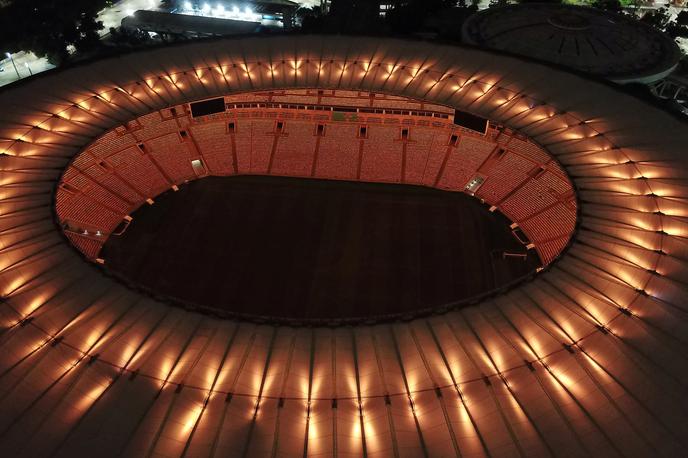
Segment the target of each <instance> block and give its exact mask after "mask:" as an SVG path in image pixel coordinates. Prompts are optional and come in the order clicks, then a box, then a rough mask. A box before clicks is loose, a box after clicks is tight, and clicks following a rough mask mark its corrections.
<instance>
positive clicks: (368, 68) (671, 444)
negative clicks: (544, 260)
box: [0, 36, 688, 456]
mask: <svg viewBox="0 0 688 458" xmlns="http://www.w3.org/2000/svg"><path fill="white" fill-rule="evenodd" d="M272 87H274V88H288V87H323V88H341V89H361V90H370V91H378V92H384V93H390V94H398V95H402V96H408V97H412V98H416V99H424V100H428V101H432V102H436V103H441V104H446V105H449V106H454V107H457V108H462V109H465V110H466V111H470V112H472V113H476V114H478V115H481V116H483V117H486V118H488V119H491V120H495V121H496V122H499V123H501V124H504V125H506V126H508V127H511V128H513V129H516V130H518V131H520V132H524V133H525V134H527V135H528V136H529V137H530V138H533V139H534V140H535V141H537V142H538V143H539V144H540V145H542V146H543V147H545V148H546V149H547V150H548V152H549V153H550V154H552V155H553V156H554V157H556V158H557V159H558V160H559V161H560V163H561V164H563V166H564V167H565V169H566V170H567V172H568V173H569V176H570V177H571V178H572V181H573V182H574V185H575V186H576V187H577V189H578V191H579V196H580V202H581V209H580V210H581V213H580V231H579V232H578V233H577V234H576V235H575V236H574V240H573V244H572V246H571V247H570V249H569V250H568V251H567V253H566V254H565V255H564V256H563V257H562V258H561V259H560V260H559V261H558V262H557V263H556V264H554V265H553V266H552V268H550V269H549V270H547V271H546V272H543V273H542V274H540V275H539V276H538V277H537V278H536V279H535V280H534V281H532V282H529V283H526V284H523V285H521V286H519V287H517V288H515V289H514V290H512V291H510V292H509V293H507V294H505V295H502V296H498V297H495V298H493V299H490V300H487V301H484V302H483V303H481V304H479V305H476V306H475V307H471V308H468V309H464V310H462V311H456V312H450V313H446V314H443V315H441V316H435V317H430V318H418V319H416V320H413V321H410V322H399V323H394V324H384V325H375V326H364V325H361V326H357V327H353V328H331V329H330V328H306V327H296V328H292V327H280V326H271V325H257V324H255V323H241V322H232V321H227V320H215V319H213V318H212V317H206V316H202V315H198V314H196V313H192V312H185V311H183V310H179V309H176V308H170V307H167V306H165V305H164V304H160V303H157V302H155V301H154V300H152V299H148V298H142V297H141V296H139V295H137V294H136V293H133V292H131V291H129V290H126V289H125V288H123V287H122V286H121V285H119V284H117V283H115V282H112V281H111V280H109V279H107V278H104V277H102V276H101V275H100V273H99V272H98V271H97V269H95V268H93V266H91V265H89V264H88V263H86V262H84V261H83V260H82V259H81V258H80V257H79V256H78V255H77V254H76V253H75V252H74V251H73V250H71V249H70V248H69V247H68V245H67V244H66V243H65V242H64V240H63V238H62V236H61V234H60V231H59V229H58V228H57V227H56V226H55V225H54V222H53V218H52V208H53V203H52V200H51V198H52V197H51V196H52V195H53V191H54V186H55V184H56V182H57V180H58V179H59V177H60V174H61V172H62V170H63V168H64V167H65V166H66V165H67V164H68V162H69V161H70V159H71V158H72V157H73V156H74V155H75V154H76V153H77V152H78V151H80V150H81V148H83V147H84V146H85V145H86V144H88V143H89V142H90V141H91V139H93V138H95V137H96V136H97V135H99V134H101V133H103V132H105V131H106V130H108V129H110V128H113V127H115V126H116V125H119V124H122V123H124V122H126V121H128V120H130V119H132V118H134V117H136V116H138V115H140V114H143V113H147V112H150V111H152V110H155V109H159V108H163V107H165V106H170V105H173V104H177V103H183V102H185V101H188V100H197V99H201V98H205V97H211V96H214V95H219V94H225V93H232V92H242V91H243V92H246V91H250V90H258V89H265V88H272ZM0 104H1V105H2V106H3V107H6V111H5V112H4V113H3V122H2V127H1V129H2V130H1V131H0V132H1V134H0V137H1V138H2V139H1V140H0V142H1V143H0V151H4V154H3V156H2V157H1V158H0V159H1V163H2V170H3V179H2V202H1V203H0V205H1V208H2V216H1V221H2V227H1V228H0V240H1V241H2V246H1V249H2V250H3V257H2V261H1V262H2V265H1V266H0V272H1V275H0V288H1V289H2V293H3V295H2V297H3V305H2V320H3V332H2V335H0V342H1V343H2V345H3V346H4V349H5V351H4V352H3V356H2V359H1V361H2V362H1V363H0V369H2V372H0V388H1V389H2V391H1V392H0V411H1V412H2V418H1V420H2V424H0V428H1V429H0V438H1V439H2V441H0V442H2V444H3V445H2V449H3V450H5V451H15V452H17V451H19V452H33V453H56V454H64V455H69V454H70V453H71V454H74V453H77V452H81V453H84V451H86V450H91V451H92V450H95V449H99V448H100V447H99V445H102V443H103V442H104V441H105V440H107V441H108V443H110V444H111V445H112V450H113V451H112V452H111V453H112V454H116V453H147V454H152V453H154V452H156V453H161V454H166V455H180V454H183V455H185V454H187V453H194V454H203V455H208V454H223V453H224V454H227V453H238V452H237V448H236V447H237V445H236V444H237V443H238V444H240V445H239V446H240V447H241V453H242V454H243V455H245V456H246V455H253V454H258V453H261V452H264V451H267V452H270V451H272V452H273V453H278V452H279V453H285V454H291V455H293V454H306V453H324V454H333V453H353V454H375V453H378V454H380V455H388V454H389V455H391V454H400V453H412V454H425V455H429V456H430V455H431V456H441V455H464V454H471V453H475V454H485V455H507V454H521V455H545V454H553V453H555V452H556V451H558V450H560V449H563V448H564V447H566V449H567V450H572V451H571V453H573V454H576V453H579V454H598V455H604V454H621V455H625V454H629V455H633V454H635V455H638V454H641V455H642V454H650V453H653V452H655V451H658V452H659V453H661V454H672V453H676V452H678V450H681V449H682V447H683V446H685V437H686V434H685V433H686V431H685V424H686V422H685V419H686V414H685V395H684V392H685V387H686V383H685V382H684V379H685V375H686V373H687V365H686V360H685V357H684V356H683V355H682V353H681V351H682V350H683V349H685V348H686V346H687V343H686V341H685V339H684V337H682V336H683V335H684V334H685V330H686V315H685V314H686V307H685V305H684V304H685V303H686V302H688V301H686V299H687V297H688V294H686V288H685V282H686V279H687V278H688V275H687V273H686V272H687V271H686V268H687V266H686V260H688V252H687V251H686V242H685V234H686V232H687V231H688V229H687V228H686V225H685V216H686V214H687V213H688V211H687V207H686V205H685V198H686V197H688V196H686V194H688V191H686V189H687V188H686V186H685V183H686V180H687V179H688V174H687V173H686V167H685V165H683V164H682V163H681V158H682V154H683V151H684V148H685V145H688V130H687V129H686V128H685V127H686V126H685V123H683V122H681V121H679V120H677V119H675V118H673V117H672V116H670V115H668V114H666V113H664V112H662V111H660V110H657V109H655V108H653V107H651V106H649V105H647V104H646V103H645V102H642V101H639V100H636V99H634V98H631V97H629V96H627V95H624V94H623V93H620V92H617V90H616V89H614V88H612V87H610V86H606V85H604V84H601V83H596V82H592V81H587V80H584V79H582V78H580V77H578V76H574V75H571V74H566V73H563V72H560V71H557V70H552V69H551V68H549V67H545V66H541V65H535V64H532V63H529V62H526V61H523V60H520V59H515V58H508V57H502V56H498V55H496V54H493V53H486V52H481V51H476V50H469V49H462V48H454V47H445V46H435V45H432V44H428V43H420V42H405V41H395V40H379V39H366V38H350V37H312V36H304V37H276V38H248V39H241V40H224V41H214V42H204V43H197V44H189V45H184V46H177V47H171V48H160V49H154V50H151V51H145V52H140V53H136V54H131V55H126V56H121V57H118V58H112V59H106V60H101V61H95V62H91V63H87V64H83V65H80V66H77V67H74V68H71V69H67V70H64V71H60V72H52V73H48V74H46V75H44V76H42V77H38V78H34V79H33V80H29V81H27V82H26V83H25V84H21V85H17V86H12V87H9V88H8V89H6V90H4V91H3V92H1V93H0ZM641 112H642V113H643V114H644V116H642V117H639V116H637V115H636V114H637V113H641ZM125 375H126V376H125ZM10 399H12V400H13V402H8V401H9V400H10ZM119 409H122V410H123V411H124V412H125V414H121V415H115V416H113V417H112V419H111V421H109V422H108V425H107V427H104V428H103V429H102V430H98V431H96V430H94V429H93V428H92V427H89V424H92V423H95V424H98V423H99V419H103V418H106V417H107V418H110V415H112V414H113V412H114V411H115V410H117V411H119ZM132 418H133V420H132ZM280 419H281V420H280ZM37 438H38V439H40V440H33V439H37ZM574 450H575V451H574Z"/></svg>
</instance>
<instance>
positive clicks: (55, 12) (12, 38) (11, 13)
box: [0, 0, 110, 65]
mask: <svg viewBox="0 0 688 458" xmlns="http://www.w3.org/2000/svg"><path fill="white" fill-rule="evenodd" d="M109 3H110V2H109V1H108V0H14V1H12V2H11V3H10V4H9V5H7V6H5V7H4V8H2V9H1V10H0V44H1V45H2V47H3V49H6V50H8V51H13V52H15V51H32V52H33V53H34V54H36V55H37V56H39V57H47V58H48V60H49V61H50V62H52V63H53V64H56V65H59V64H61V63H62V62H64V61H65V60H67V59H68V58H69V56H70V50H71V49H73V50H75V51H76V52H80V53H83V52H88V51H92V50H93V49H95V48H97V47H98V46H100V39H99V38H100V37H99V35H98V31H100V30H102V29H103V23H102V22H100V21H98V20H97V17H98V12H99V11H100V10H101V9H103V8H104V7H105V6H107V5H108V4H109Z"/></svg>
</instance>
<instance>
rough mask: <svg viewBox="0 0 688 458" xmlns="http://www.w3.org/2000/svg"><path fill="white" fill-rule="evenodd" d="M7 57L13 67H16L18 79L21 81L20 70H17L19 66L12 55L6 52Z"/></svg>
mask: <svg viewBox="0 0 688 458" xmlns="http://www.w3.org/2000/svg"><path fill="white" fill-rule="evenodd" d="M5 55H6V56H7V58H8V59H9V60H10V61H11V62H12V66H13V67H14V71H15V72H17V79H21V76H19V70H17V64H15V63H14V59H12V54H10V53H8V52H6V53H5Z"/></svg>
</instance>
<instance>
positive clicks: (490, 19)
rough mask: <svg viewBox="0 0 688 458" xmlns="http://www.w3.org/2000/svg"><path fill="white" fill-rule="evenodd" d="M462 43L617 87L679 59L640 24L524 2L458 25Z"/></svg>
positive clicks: (659, 74)
mask: <svg viewBox="0 0 688 458" xmlns="http://www.w3.org/2000/svg"><path fill="white" fill-rule="evenodd" d="M463 36H464V39H465V40H466V41H467V42H468V43H472V44H475V45H478V46H482V47H487V48H491V49H497V50H501V51H507V52H509V53H513V54H517V55H523V56H528V57H533V58H536V59H540V60H543V61H545V62H552V63H556V64H560V65H563V66H566V67H570V68H573V69H576V70H580V71H583V72H586V73H590V74H593V75H597V76H601V77H604V78H607V79H610V80H612V81H614V82H617V83H630V82H641V83H652V82H654V81H657V80H659V79H662V78H664V77H665V76H667V75H668V74H669V73H671V72H672V71H673V70H674V68H676V65H678V61H679V59H680V57H681V53H680V50H679V48H678V46H677V45H676V43H674V42H673V41H672V40H671V39H670V38H669V37H667V36H665V35H663V34H662V33H660V32H658V31H657V30H655V29H653V28H652V27H649V26H647V25H645V24H643V23H641V22H638V21H634V20H631V19H628V18H625V17H623V16H621V15H618V14H613V13H609V12H605V11H602V10H599V9H596V8H590V7H580V6H572V5H560V4H553V3H529V4H522V5H507V6H503V7H498V8H489V9H486V10H483V11H481V12H479V13H477V14H474V15H473V16H471V17H470V18H469V19H468V20H467V21H466V22H465V23H464V25H463Z"/></svg>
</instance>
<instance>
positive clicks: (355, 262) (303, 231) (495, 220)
mask: <svg viewBox="0 0 688 458" xmlns="http://www.w3.org/2000/svg"><path fill="white" fill-rule="evenodd" d="M132 216H133V217H134V220H133V222H132V224H131V225H130V226H129V228H128V230H127V231H126V232H125V233H124V235H122V236H119V237H116V236H113V237H111V238H110V239H109V240H108V242H107V243H106V245H105V247H104V248H103V251H102V253H101V257H103V258H104V259H105V261H106V266H107V267H108V268H109V269H111V270H114V271H116V272H118V273H119V274H121V275H123V276H125V277H127V278H128V279H129V280H131V281H133V282H135V283H139V284H141V285H143V286H146V287H148V288H150V289H153V290H155V291H156V292H158V293H160V294H163V295H167V296H172V297H176V298H179V299H182V300H185V301H190V302H194V303H197V304H200V305H205V306H211V307H215V308H219V309H225V310H231V311H235V312H242V313H254V314H259V315H272V316H279V317H295V318H338V317H359V316H369V315H379V314H385V313H396V312H407V311H411V310H416V309H419V308H424V307H429V306H437V305H441V304H445V303H447V302H453V301H457V300H461V299H465V298H468V297H471V296H473V295H476V294H478V293H481V292H485V291H488V290H491V289H493V288H495V287H497V286H499V285H501V284H504V283H506V282H508V281H510V280H512V279H515V278H518V277H520V276H522V275H525V274H526V273H528V272H531V271H533V270H534V269H535V268H536V267H537V266H539V260H538V259H537V255H536V254H535V253H534V250H531V251H530V252H529V256H528V259H527V260H526V261H524V260H522V259H521V258H507V259H503V258H502V252H503V251H505V250H506V251H510V252H525V249H524V248H523V246H522V245H520V243H518V242H517V241H516V239H515V238H514V237H513V236H512V235H511V232H510V230H509V224H510V222H509V221H508V220H507V219H506V218H504V217H503V216H502V215H500V214H498V213H490V212H489V211H488V210H487V207H486V206H485V205H483V204H481V203H480V202H479V201H478V200H477V199H475V198H473V197H470V196H468V195H465V194H462V193H449V192H444V191H438V190H434V189H427V188H423V187H416V186H402V185H385V184H368V183H351V182H341V181H320V180H302V179H294V178H275V177H258V176H240V177H228V178H223V177H210V178H205V179H202V180H198V181H194V182H191V183H189V184H188V185H184V186H182V187H181V189H180V190H179V191H178V192H171V191H170V192H168V193H166V194H164V195H162V196H159V197H158V198H157V199H156V202H155V205H153V206H148V205H146V206H144V207H142V208H141V209H139V210H138V211H137V212H136V213H134V214H133V215H132Z"/></svg>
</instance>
